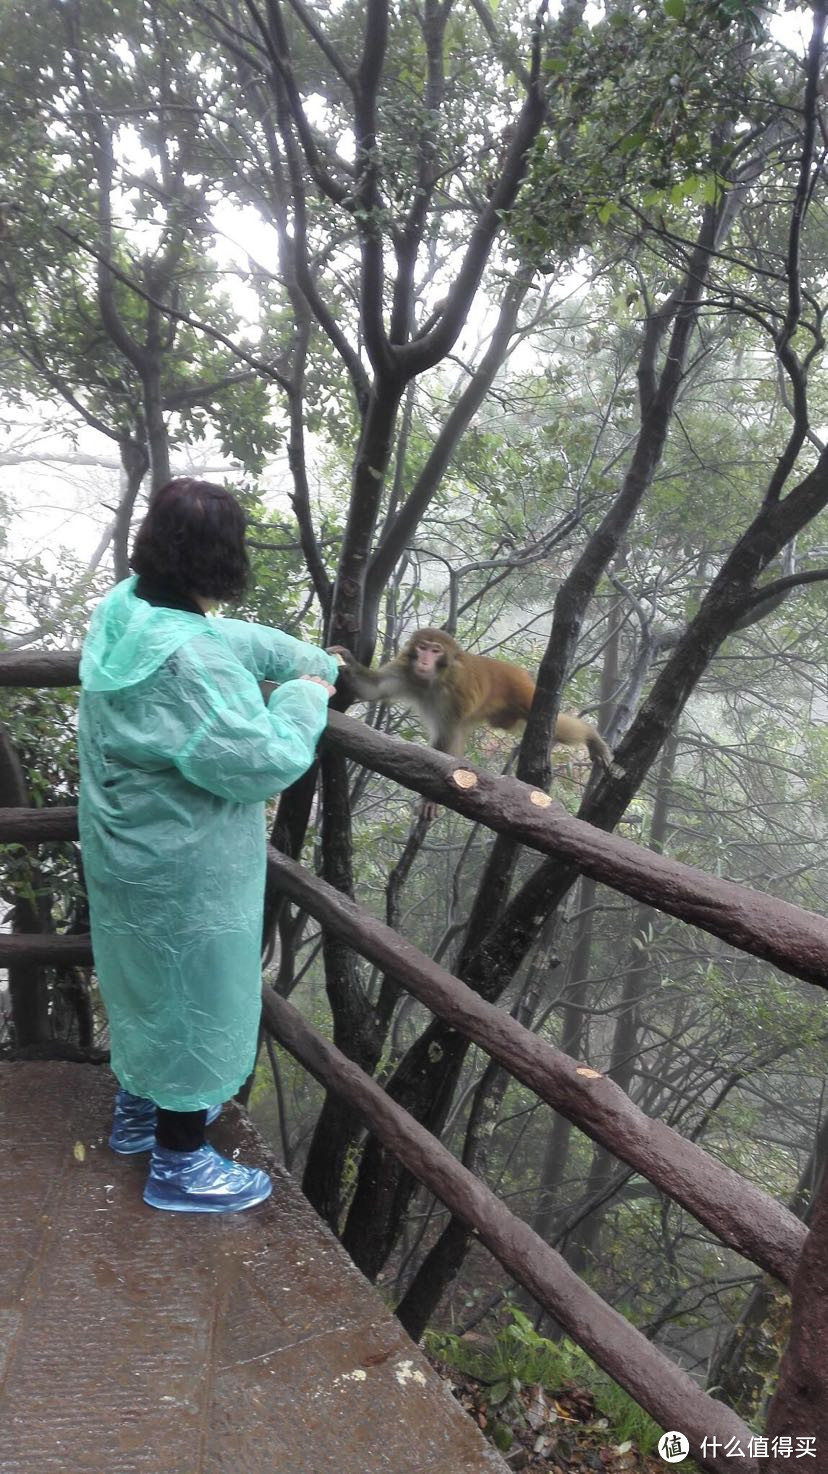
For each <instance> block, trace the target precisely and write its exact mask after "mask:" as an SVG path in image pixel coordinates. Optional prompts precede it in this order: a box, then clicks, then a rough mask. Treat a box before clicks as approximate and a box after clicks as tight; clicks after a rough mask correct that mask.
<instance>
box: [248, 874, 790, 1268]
mask: <svg viewBox="0 0 828 1474" xmlns="http://www.w3.org/2000/svg"><path fill="white" fill-rule="evenodd" d="M268 868H269V871H270V875H271V877H272V879H273V880H274V881H275V883H276V885H277V886H278V887H279V889H280V890H281V891H283V893H284V894H285V895H287V896H288V897H289V898H290V900H292V901H294V902H296V904H297V905H299V906H301V907H303V909H304V910H306V911H308V912H309V913H310V915H311V916H314V917H315V918H316V920H317V921H319V922H321V923H322V925H323V926H324V927H327V928H328V929H329V930H330V931H331V932H333V933H334V934H335V935H336V936H338V937H340V938H341V939H342V940H343V941H345V942H347V943H348V944H349V945H350V946H351V947H353V948H354V950H355V951H356V952H359V954H360V956H362V957H367V958H368V959H369V961H371V962H373V963H375V964H376V965H377V966H378V967H381V968H382V969H383V971H385V972H389V973H390V974H391V976H392V977H394V978H396V979H397V981H398V982H400V983H401V984H402V986H403V987H404V988H406V989H407V991H408V992H409V993H413V995H414V997H415V998H418V999H419V1000H420V1002H421V1003H424V1004H425V1005H426V1007H427V1008H429V1009H431V1012H432V1013H434V1014H437V1016H438V1017H439V1018H441V1019H444V1020H445V1022H446V1023H449V1024H451V1025H452V1026H453V1027H454V1028H455V1029H457V1031H458V1033H461V1034H464V1035H466V1037H467V1038H469V1039H472V1040H474V1042H475V1044H478V1045H480V1047H481V1049H484V1050H485V1051H486V1053H487V1054H488V1055H490V1056H491V1057H492V1059H496V1060H497V1061H498V1063H499V1064H502V1065H503V1066H504V1067H505V1068H506V1069H507V1070H508V1071H509V1073H510V1074H511V1075H514V1076H515V1078H516V1079H518V1080H522V1081H523V1083H524V1084H525V1085H528V1086H530V1088H531V1089H532V1090H534V1091H535V1093H536V1094H537V1095H539V1096H540V1098H541V1100H545V1101H546V1103H547V1104H548V1105H551V1106H553V1107H554V1109H555V1110H556V1111H559V1112H560V1113H561V1115H563V1116H566V1117H567V1119H568V1120H570V1121H573V1122H574V1123H575V1125H576V1126H578V1127H579V1129H580V1130H581V1131H583V1132H585V1133H586V1135H587V1136H591V1137H592V1138H593V1140H594V1141H598V1142H600V1143H601V1145H602V1146H605V1147H607V1148H608V1150H609V1151H611V1152H612V1153H613V1155H614V1156H616V1157H620V1158H621V1160H622V1161H624V1162H627V1163H628V1165H629V1166H631V1167H634V1168H635V1170H636V1171H637V1172H640V1173H641V1174H642V1176H644V1177H646V1178H647V1179H648V1180H649V1181H650V1182H652V1183H654V1184H655V1185H656V1187H658V1188H660V1189H661V1190H662V1192H665V1193H666V1194H667V1195H668V1197H671V1198H673V1199H675V1201H676V1202H678V1203H681V1205H682V1206H683V1207H684V1208H686V1209H687V1211H688V1212H689V1213H692V1215H693V1217H694V1218H697V1219H698V1220H699V1222H700V1223H704V1224H705V1225H706V1226H707V1227H708V1228H709V1229H711V1230H712V1232H713V1233H715V1234H716V1236H717V1238H720V1239H721V1240H722V1241H723V1242H724V1243H726V1244H729V1245H730V1246H731V1248H733V1249H736V1250H737V1251H738V1252H739V1253H740V1254H743V1255H744V1256H745V1257H746V1258H747V1259H750V1260H752V1261H753V1263H754V1264H758V1265H761V1267H762V1268H763V1269H766V1270H768V1272H769V1273H770V1274H773V1275H775V1276H776V1277H777V1278H778V1279H780V1280H783V1281H784V1282H786V1283H789V1282H790V1280H791V1278H792V1277H793V1273H794V1270H795V1269H796V1265H797V1261H798V1259H799V1256H800V1254H801V1252H802V1246H803V1244H804V1242H805V1237H806V1233H807V1230H806V1228H805V1226H804V1225H803V1223H802V1222H801V1221H800V1219H798V1218H797V1217H795V1215H794V1214H793V1213H791V1212H790V1211H789V1210H788V1209H787V1208H785V1207H783V1205H782V1204H781V1203H777V1202H776V1201H775V1200H774V1199H773V1198H771V1197H769V1196H768V1194H767V1193H764V1192H762V1190H761V1189H760V1188H758V1187H755V1186H754V1185H753V1183H751V1182H748V1181H747V1179H746V1178H744V1177H741V1176H740V1175H739V1173H738V1172H734V1171H733V1169H732V1168H730V1167H726V1166H725V1165H724V1164H723V1163H722V1162H717V1161H716V1159H715V1158H714V1157H711V1156H709V1155H708V1154H707V1152H705V1151H703V1150H702V1148H701V1147H700V1146H696V1144H695V1143H694V1142H692V1141H688V1140H687V1139H686V1137H683V1136H681V1135H680V1133H679V1132H678V1131H674V1130H673V1129H672V1127H670V1126H667V1125H666V1124H665V1123H664V1122H663V1121H658V1120H655V1119H654V1118H653V1117H651V1116H647V1115H645V1113H644V1112H643V1111H641V1110H639V1108H638V1107H637V1106H635V1105H633V1103H632V1101H631V1100H630V1098H629V1096H628V1095H626V1094H625V1092H624V1091H623V1090H622V1089H621V1088H620V1086H618V1085H616V1084H615V1082H614V1081H613V1080H610V1079H609V1078H608V1076H606V1075H602V1074H600V1073H599V1072H598V1071H596V1070H592V1069H590V1068H589V1067H588V1066H586V1065H584V1064H579V1062H578V1061H577V1060H575V1059H572V1058H571V1057H570V1056H569V1055H568V1054H563V1053H562V1052H561V1050H560V1049H556V1048H555V1047H554V1045H552V1044H547V1043H546V1041H545V1040H543V1039H539V1038H538V1037H537V1036H536V1035H535V1034H532V1033H530V1031H529V1030H528V1029H525V1028H524V1027H523V1025H522V1024H520V1023H518V1022H517V1020H516V1019H513V1018H512V1017H511V1016H510V1015H509V1014H508V1013H506V1012H505V1011H504V1010H503V1009H502V1008H497V1007H495V1006H494V1005H493V1004H491V1003H486V1002H484V1000H483V999H482V998H480V997H478V995H477V994H476V993H474V992H472V990H471V988H468V987H467V986H466V984H465V983H463V982H461V980H460V979H459V978H456V977H454V976H453V975H452V974H451V973H449V972H446V970H445V969H444V968H442V967H440V965H439V963H436V962H433V961H432V960H431V958H430V957H426V955H425V954H424V953H423V952H420V951H419V950H418V949H417V948H416V947H415V946H413V945H412V943H411V942H407V941H406V940H405V938H404V937H401V936H400V935H399V934H398V933H397V932H395V931H393V930H392V929H391V927H389V926H385V925H384V924H383V922H381V921H377V920H376V918H375V917H373V916H371V915H370V914H369V912H367V911H365V910H364V909H363V908H362V907H361V906H358V905H357V904H356V903H355V902H354V901H351V900H349V898H348V897H347V896H344V895H343V894H342V892H341V891H338V890H335V889H334V887H333V886H330V885H327V884H326V883H325V882H324V881H322V880H319V879H318V878H317V877H316V876H315V875H312V874H311V873H310V871H308V870H306V869H305V868H304V867H303V866H301V865H297V864H296V862H295V861H294V860H289V859H288V858H287V856H286V855H283V854H282V853H281V852H280V851H279V850H275V849H273V848H272V846H270V847H269V848H268Z"/></svg>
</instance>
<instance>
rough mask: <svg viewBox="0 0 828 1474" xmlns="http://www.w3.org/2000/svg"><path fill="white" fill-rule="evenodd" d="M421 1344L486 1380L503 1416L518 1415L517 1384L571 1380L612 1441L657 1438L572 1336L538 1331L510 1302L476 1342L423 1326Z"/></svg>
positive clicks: (649, 1444)
mask: <svg viewBox="0 0 828 1474" xmlns="http://www.w3.org/2000/svg"><path fill="white" fill-rule="evenodd" d="M425 1344H426V1348H427V1350H428V1351H429V1352H431V1354H432V1355H433V1356H435V1357H437V1358H438V1359H439V1360H440V1361H442V1362H444V1363H445V1364H446V1365H447V1366H448V1367H451V1368H454V1369H456V1370H457V1371H461V1372H464V1373H467V1374H468V1375H470V1376H472V1377H474V1378H476V1379H477V1380H478V1381H481V1382H485V1383H487V1384H488V1388H489V1391H488V1400H489V1402H490V1404H491V1406H492V1407H496V1408H498V1409H499V1410H500V1414H501V1417H502V1418H503V1419H504V1420H506V1421H508V1419H509V1418H516V1417H517V1418H519V1417H520V1416H521V1413H520V1405H519V1403H518V1401H517V1397H518V1394H519V1393H520V1392H521V1390H522V1389H523V1388H527V1387H534V1386H540V1387H542V1388H543V1389H544V1390H545V1391H547V1392H551V1393H556V1392H560V1391H561V1389H562V1388H563V1387H564V1385H565V1384H566V1383H570V1384H572V1383H574V1384H575V1385H576V1386H577V1387H581V1388H585V1389H587V1390H588V1391H589V1392H591V1393H592V1395H593V1397H594V1398H595V1403H596V1406H597V1408H598V1410H599V1412H600V1413H601V1414H602V1415H603V1416H604V1417H605V1418H606V1419H607V1421H608V1423H609V1424H610V1428H611V1429H612V1436H613V1438H614V1439H615V1441H616V1442H618V1443H621V1442H623V1441H624V1440H625V1439H632V1440H633V1441H634V1442H635V1443H636V1444H637V1446H638V1448H639V1449H640V1451H641V1452H642V1453H645V1454H648V1453H652V1452H653V1450H654V1449H655V1448H656V1446H657V1444H658V1440H659V1438H660V1436H661V1431H662V1430H661V1429H660V1427H659V1426H658V1424H657V1423H655V1422H654V1421H653V1419H652V1418H651V1417H650V1416H649V1415H648V1414H647V1413H646V1412H645V1411H644V1409H643V1408H641V1407H640V1406H639V1404H638V1403H637V1402H635V1400H634V1399H633V1398H632V1397H630V1395H629V1393H627V1392H625V1391H624V1389H623V1388H622V1387H619V1385H618V1383H617V1382H615V1381H613V1379H612V1378H611V1377H609V1376H607V1374H606V1372H603V1371H601V1370H600V1368H598V1367H596V1365H595V1363H594V1362H593V1361H592V1360H591V1359H590V1357H589V1356H587V1353H586V1352H585V1351H583V1350H582V1349H581V1348H580V1347H579V1346H577V1345H576V1344H575V1343H574V1342H573V1341H569V1340H566V1339H564V1340H561V1341H550V1340H548V1339H547V1338H546V1337H545V1336H541V1335H539V1334H538V1332H537V1331H535V1329H534V1327H533V1325H532V1322H531V1321H530V1320H529V1318H528V1316H526V1315H525V1314H524V1313H523V1311H522V1310H519V1309H518V1308H517V1306H515V1305H510V1306H509V1308H508V1318H507V1321H506V1324H505V1325H503V1326H501V1328H500V1329H499V1330H498V1331H497V1332H496V1333H495V1335H494V1337H493V1339H492V1340H491V1341H490V1342H489V1343H488V1344H486V1345H484V1346H482V1347H481V1346H480V1345H479V1343H477V1342H474V1343H470V1342H468V1341H465V1340H464V1339H463V1337H461V1336H454V1335H450V1334H448V1333H447V1332H443V1331H429V1332H427V1334H426V1341H425Z"/></svg>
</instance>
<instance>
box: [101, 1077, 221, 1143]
mask: <svg viewBox="0 0 828 1474" xmlns="http://www.w3.org/2000/svg"><path fill="white" fill-rule="evenodd" d="M220 1115H221V1106H220V1105H216V1106H210V1107H209V1109H208V1111H207V1125H208V1126H212V1124H213V1122H214V1121H215V1120H216V1118H217V1117H218V1116H220ZM155 1121H156V1109H155V1102H154V1101H152V1100H145V1099H144V1097H143V1096H142V1095H130V1093H129V1091H128V1090H124V1087H123V1085H119V1086H118V1089H117V1090H116V1092H115V1115H114V1118H113V1121H112V1135H111V1136H110V1138H109V1145H110V1146H111V1148H112V1150H113V1152H117V1153H118V1156H119V1157H132V1156H134V1155H135V1154H136V1153H137V1152H151V1151H152V1149H153V1147H154V1146H155Z"/></svg>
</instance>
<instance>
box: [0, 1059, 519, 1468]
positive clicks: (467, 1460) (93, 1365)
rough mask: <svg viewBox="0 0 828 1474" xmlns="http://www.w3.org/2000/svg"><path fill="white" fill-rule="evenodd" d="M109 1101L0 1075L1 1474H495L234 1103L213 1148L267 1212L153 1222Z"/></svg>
mask: <svg viewBox="0 0 828 1474" xmlns="http://www.w3.org/2000/svg"><path fill="white" fill-rule="evenodd" d="M114 1091H115V1083H114V1080H113V1078H112V1076H111V1075H110V1074H109V1072H108V1071H106V1070H104V1069H101V1068H98V1067H96V1066H92V1065H76V1064H63V1063H60V1064H56V1063H5V1064H0V1471H2V1474H231V1471H232V1474H503V1471H504V1470H505V1465H504V1464H503V1462H502V1461H501V1459H500V1457H499V1455H497V1454H496V1453H495V1452H494V1451H493V1450H492V1449H490V1448H489V1447H487V1445H486V1444H485V1443H484V1442H483V1440H482V1438H481V1436H480V1435H479V1434H478V1432H477V1429H476V1428H475V1427H474V1425H473V1424H472V1422H471V1421H470V1419H469V1418H468V1417H467V1416H466V1414H465V1413H463V1412H462V1411H461V1410H460V1409H459V1407H457V1405H456V1404H455V1403H454V1401H453V1399H452V1398H451V1395H450V1393H449V1392H448V1390H447V1389H446V1388H445V1387H444V1386H443V1384H442V1383H441V1382H440V1381H439V1379H438V1378H437V1377H436V1376H435V1374H434V1373H433V1372H432V1370H431V1369H430V1367H429V1366H428V1364H427V1363H426V1362H425V1361H424V1360H423V1358H422V1356H421V1355H420V1353H419V1351H418V1350H417V1348H416V1347H415V1346H414V1345H413V1343H412V1342H411V1341H410V1340H409V1339H408V1338H407V1336H406V1335H405V1333H404V1332H403V1331H402V1329H401V1327H400V1326H399V1324H398V1323H397V1322H396V1321H395V1320H394V1318H393V1316H392V1315H391V1314H390V1313H389V1312H388V1310H387V1309H386V1307H385V1306H384V1305H383V1302H382V1300H381V1299H380V1297H379V1295H378V1294H377V1292H376V1290H374V1289H373V1287H372V1286H370V1285H369V1284H368V1283H367V1281H366V1280H364V1279H363V1277H362V1276H361V1275H360V1274H359V1272H358V1271H357V1270H356V1269H355V1268H354V1267H353V1265H352V1264H351V1263H350V1261H349V1260H348V1258H347V1256H346V1255H345V1253H344V1251H343V1250H342V1248H341V1247H340V1245H339V1244H338V1243H337V1242H336V1240H335V1239H334V1238H333V1236H332V1235H331V1234H330V1233H329V1232H328V1230H327V1229H326V1228H325V1227H324V1226H323V1225H322V1224H321V1223H320V1221H319V1219H318V1218H317V1217H316V1215H315V1214H314V1212H313V1210H312V1209H311V1208H310V1206H309V1205H308V1203H307V1202H306V1201H305V1199H304V1198H303V1197H302V1195H301V1193H300V1191H299V1189H298V1187H297V1186H296V1184H295V1183H294V1182H293V1181H292V1180H291V1179H290V1178H289V1177H288V1176H287V1174H286V1173H285V1172H284V1171H283V1170H282V1169H281V1168H280V1167H278V1166H276V1165H275V1164H274V1162H273V1160H272V1158H270V1157H269V1156H268V1153H267V1151H266V1148H265V1147H264V1144H263V1143H262V1140H261V1138H260V1137H259V1136H258V1135H257V1133H256V1132H255V1130H254V1129H253V1127H252V1126H251V1125H250V1123H249V1121H248V1120H247V1118H246V1117H245V1116H244V1115H243V1114H242V1113H241V1112H239V1111H238V1110H237V1109H236V1107H235V1106H226V1107H225V1109H224V1112H223V1114H222V1117H221V1119H220V1120H219V1121H218V1122H217V1123H216V1125H215V1126H213V1127H212V1128H211V1130H210V1139H211V1140H212V1142H213V1144H214V1145H215V1146H216V1147H218V1149H219V1150H220V1151H222V1152H224V1153H225V1154H226V1155H232V1153H233V1152H234V1150H237V1151H238V1154H239V1155H240V1156H241V1157H242V1159H243V1160H244V1161H245V1162H251V1163H253V1162H255V1163H257V1164H258V1165H260V1166H263V1167H265V1168H266V1169H267V1170H269V1171H270V1172H271V1174H272V1176H273V1178H274V1183H275V1186H274V1192H273V1196H272V1198H271V1199H270V1200H269V1201H268V1202H267V1203H263V1204H261V1205H260V1206H259V1207H257V1208H251V1209H248V1210H247V1211H246V1212H244V1213H237V1214H222V1215H209V1214H184V1213H161V1212H158V1211H157V1210H155V1209H152V1208H148V1207H147V1206H146V1205H145V1204H144V1202H143V1200H142V1197H141V1193H142V1190H143V1185H144V1179H145V1176H146V1163H147V1158H146V1156H142V1157H133V1158H121V1157H116V1156H115V1155H114V1154H113V1153H112V1152H110V1150H109V1148H108V1147H107V1145H106V1137H107V1135H108V1132H109V1124H110V1117H111V1111H112V1100H113V1097H114Z"/></svg>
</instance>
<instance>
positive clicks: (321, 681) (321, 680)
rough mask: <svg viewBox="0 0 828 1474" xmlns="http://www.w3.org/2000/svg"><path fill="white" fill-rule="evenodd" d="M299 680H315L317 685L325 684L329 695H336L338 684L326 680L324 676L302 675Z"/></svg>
mask: <svg viewBox="0 0 828 1474" xmlns="http://www.w3.org/2000/svg"><path fill="white" fill-rule="evenodd" d="M299 680H300V681H313V683H314V685H315V686H324V687H325V690H326V691H327V693H328V695H329V696H335V695H336V686H332V685H331V683H330V681H326V680H325V678H324V676H300V677H299Z"/></svg>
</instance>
